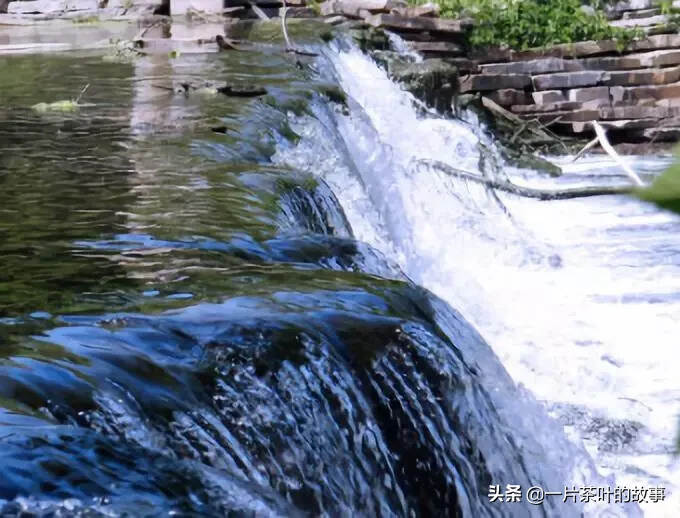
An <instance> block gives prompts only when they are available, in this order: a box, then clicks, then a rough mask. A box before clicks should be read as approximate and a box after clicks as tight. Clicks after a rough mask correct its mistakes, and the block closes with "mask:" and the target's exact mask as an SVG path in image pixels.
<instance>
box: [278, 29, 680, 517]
mask: <svg viewBox="0 0 680 518" xmlns="http://www.w3.org/2000/svg"><path fill="white" fill-rule="evenodd" d="M327 59H328V63H327V68H326V69H325V70H324V72H323V73H325V74H327V75H328V76H332V77H335V78H336V80H337V81H338V82H339V84H340V85H341V86H342V88H343V89H344V90H345V92H346V93H347V95H348V98H349V101H348V102H349V115H347V114H345V113H343V112H342V111H340V110H328V109H322V110H317V112H316V113H315V118H316V120H317V122H315V123H310V121H309V119H308V118H306V119H305V120H304V121H302V120H301V121H299V125H298V126H296V130H297V131H300V132H301V133H303V134H304V135H305V136H306V138H307V141H306V142H303V143H301V147H303V148H304V146H307V147H308V148H318V147H319V146H322V147H323V148H324V152H323V157H325V156H329V155H331V156H338V155H340V156H343V160H342V161H340V162H338V160H337V159H334V161H333V162H332V163H331V162H328V161H326V159H325V158H323V157H321V159H320V160H313V161H312V163H311V165H307V167H308V168H309V170H312V171H316V172H317V174H319V175H320V176H321V177H323V178H324V179H325V180H326V181H327V182H328V183H329V184H330V185H331V187H332V188H333V190H334V191H335V192H336V193H337V195H338V198H339V200H340V203H341V205H342V206H343V209H344V210H345V213H346V215H347V217H348V219H349V221H350V223H351V225H352V228H353V229H354V231H355V236H356V237H357V238H358V239H359V240H361V241H364V242H366V243H369V244H370V245H372V246H373V247H375V248H376V249H378V250H381V251H382V252H383V253H384V254H385V255H386V256H388V257H392V258H394V260H395V261H396V262H397V263H398V264H399V266H400V267H401V268H402V269H403V271H404V272H405V274H406V275H408V276H409V278H411V279H412V280H413V281H414V282H416V283H417V284H419V285H421V286H424V287H426V288H428V289H430V290H431V291H433V292H434V293H435V294H437V295H439V296H440V297H442V298H443V299H445V300H446V301H447V302H448V303H449V304H451V306H453V307H455V308H457V309H458V310H460V312H461V313H462V314H463V315H464V316H465V318H467V319H468V320H470V321H471V322H472V323H473V325H474V326H475V327H476V328H477V329H478V330H479V331H480V332H481V333H482V335H483V336H484V337H485V338H486V339H487V340H488V342H489V344H490V345H491V346H492V348H493V350H494V352H495V353H496V355H498V357H499V358H500V360H501V362H502V364H503V365H504V366H505V368H506V369H507V370H508V371H509V373H510V374H511V376H512V378H513V379H514V381H515V382H517V383H519V384H520V385H522V386H524V387H526V388H528V389H529V391H530V392H531V393H533V395H534V396H535V397H536V398H538V399H540V400H542V401H543V402H544V403H545V407H546V408H547V409H548V411H549V412H550V414H551V415H552V416H553V417H554V418H556V419H558V420H559V422H560V423H561V424H562V425H564V431H565V432H566V433H567V434H569V436H570V437H571V438H572V439H573V441H574V444H575V445H574V446H571V445H570V444H568V443H566V442H561V443H560V448H564V449H565V450H566V451H570V454H574V455H576V456H577V457H578V456H579V455H582V454H583V451H582V449H581V448H582V446H579V445H580V444H582V442H584V443H585V446H586V448H587V449H588V452H589V454H590V455H592V457H593V458H594V459H595V461H596V463H597V465H598V468H599V469H600V472H601V473H603V474H612V475H613V476H615V477H616V478H615V479H610V481H613V480H616V483H617V484H619V485H621V486H624V485H625V486H627V487H633V486H645V487H650V486H657V485H659V486H663V487H665V488H666V490H667V493H673V494H674V495H675V496H674V497H671V498H669V501H668V502H665V503H663V504H651V505H648V506H646V509H645V512H646V513H647V514H648V515H650V516H655V515H658V516H664V513H668V512H669V511H668V510H669V509H672V508H674V507H673V506H677V505H678V498H679V495H677V491H673V490H674V488H675V487H676V485H675V483H674V482H673V479H674V478H675V479H676V480H677V475H678V474H679V473H680V466H679V465H678V462H677V460H675V459H674V458H673V456H672V452H673V449H674V443H675V433H676V425H677V413H678V405H677V403H676V402H673V398H675V401H677V394H678V392H677V390H675V391H673V390H672V389H669V388H668V387H673V386H677V382H676V381H674V380H675V376H676V373H677V372H678V369H680V354H679V353H678V352H677V347H676V345H675V343H674V338H673V337H674V336H675V333H674V332H673V329H677V325H678V322H680V303H679V302H680V301H679V300H678V298H677V296H674V293H675V294H677V293H678V290H680V283H679V282H678V275H677V273H678V266H679V264H678V261H677V258H676V257H672V256H671V255H669V254H672V250H677V246H678V239H677V237H675V236H677V230H678V229H679V228H680V222H679V221H678V218H677V217H675V216H673V215H669V214H662V213H659V212H658V211H657V210H656V209H654V208H652V207H649V206H645V205H643V204H641V203H639V202H637V201H635V200H633V199H627V198H624V197H614V198H606V199H602V200H597V201H593V200H592V199H588V200H573V201H568V202H538V201H534V200H524V199H520V198H517V197H515V196H512V195H505V194H500V195H495V194H492V193H490V192H489V190H487V189H486V188H484V187H482V186H480V185H478V184H474V183H472V182H466V181H465V180H463V179H460V178H453V177H451V176H448V175H446V174H445V173H443V172H441V171H440V170H436V169H432V168H428V167H424V166H423V165H422V163H419V160H421V159H433V160H437V161H439V162H443V163H444V164H447V165H449V166H452V167H455V168H460V169H466V170H469V171H473V172H480V167H483V163H484V160H483V157H484V155H483V154H484V153H488V152H489V148H491V152H493V143H490V141H489V137H488V136H487V135H486V134H485V132H484V129H483V128H481V127H480V126H479V125H478V124H475V123H474V122H472V123H471V122H466V121H462V120H453V119H447V118H440V117H433V116H432V115H429V114H428V115H420V114H419V112H418V110H417V108H416V106H417V104H416V103H414V100H413V98H412V96H411V95H410V94H409V93H407V92H405V91H403V90H401V89H400V88H399V86H398V85H396V84H394V83H393V82H392V81H390V79H389V78H388V77H387V75H386V73H385V72H384V71H383V70H381V69H380V68H378V66H377V65H376V64H375V63H374V62H373V61H372V60H371V59H370V57H368V56H366V55H364V54H363V53H361V52H360V51H358V50H357V49H356V48H354V47H353V46H352V45H351V44H348V43H347V42H340V43H339V44H337V45H336V47H335V48H334V49H333V50H332V51H329V52H328V53H327ZM331 143H332V144H331ZM333 147H334V149H330V148H333ZM296 153H297V154H296ZM316 155H318V153H315V152H314V151H310V150H309V149H307V150H304V149H298V150H297V152H295V151H291V152H288V153H286V154H285V156H281V157H280V160H282V161H285V162H287V163H292V164H296V165H297V166H299V167H304V162H305V160H309V159H310V157H314V156H316ZM561 164H562V165H563V167H564V171H565V174H564V176H563V177H562V178H560V179H559V180H554V179H551V180H550V181H551V182H552V185H551V186H552V187H553V188H555V187H557V188H559V187H560V186H574V185H583V184H584V183H585V184H588V183H591V184H592V183H593V182H599V183H612V182H617V181H618V182H621V178H620V174H618V173H617V171H616V169H615V167H613V166H612V164H611V163H609V162H607V161H604V160H595V159H587V160H584V161H582V162H581V163H580V164H579V165H571V164H570V163H569V162H568V161H567V160H561ZM665 164H667V161H664V160H658V159H657V160H651V161H650V160H647V161H645V160H642V159H637V160H636V162H635V167H636V168H637V169H638V170H642V171H646V172H648V174H655V173H657V172H658V171H660V170H661V169H662V168H663V167H664V165H665ZM487 173H488V174H494V171H490V172H488V171H487ZM501 174H503V175H506V176H508V177H510V178H511V179H512V180H513V181H515V182H517V183H518V184H526V185H531V186H536V187H545V186H546V185H547V184H548V180H547V179H545V178H540V177H537V175H536V174H535V173H533V174H531V173H528V172H526V171H521V170H516V169H513V168H510V167H505V168H504V170H502V171H501ZM624 181H625V180H624ZM669 229H674V231H675V236H674V235H673V233H669V232H667V230H669ZM626 239H633V240H634V241H633V243H634V244H633V243H629V242H626ZM651 253H656V254H657V257H659V258H660V260H661V263H660V264H650V254H651ZM627 261H630V262H631V263H633V265H638V266H640V268H638V269H631V268H629V267H627V266H628V265H627V264H626V262H627ZM655 276H659V277H655ZM621 322H626V324H625V325H620V323H621ZM647 344H649V345H651V346H652V347H653V350H654V351H655V352H656V353H657V354H658V358H657V359H655V360H650V358H649V357H648V353H647V352H645V349H646V347H647ZM666 361H670V362H672V363H673V365H674V367H673V368H672V369H669V368H666V365H667V364H666V363H665V362H666ZM650 376H651V377H652V379H650ZM533 411H535V412H539V413H540V411H539V410H536V409H534V410H533ZM543 426H546V425H544V424H541V425H538V426H537V427H536V429H537V430H539V429H542V428H543ZM545 429H546V430H548V429H549V430H550V431H547V432H545V434H544V433H542V432H539V433H538V434H537V437H536V440H538V441H539V442H542V443H543V444H546V445H547V444H550V443H553V444H555V443H554V441H555V440H556V435H563V433H562V432H561V431H560V432H555V430H554V429H553V428H550V427H548V428H545ZM575 451H579V452H580V453H579V454H575V453H574V452H575ZM548 462H561V459H551V460H549V461H548ZM655 463H656V466H655ZM660 468H661V469H660ZM589 476H591V475H589ZM654 513H659V514H654Z"/></svg>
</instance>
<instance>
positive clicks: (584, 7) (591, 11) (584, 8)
mask: <svg viewBox="0 0 680 518" xmlns="http://www.w3.org/2000/svg"><path fill="white" fill-rule="evenodd" d="M581 11H583V12H584V13H586V14H587V15H588V16H595V9H594V8H593V7H591V6H589V5H582V6H581Z"/></svg>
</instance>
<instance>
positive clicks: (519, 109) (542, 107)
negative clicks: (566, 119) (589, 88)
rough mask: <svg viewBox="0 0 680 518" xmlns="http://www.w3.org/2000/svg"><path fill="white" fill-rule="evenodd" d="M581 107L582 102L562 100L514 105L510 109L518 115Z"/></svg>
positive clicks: (578, 108)
mask: <svg viewBox="0 0 680 518" xmlns="http://www.w3.org/2000/svg"><path fill="white" fill-rule="evenodd" d="M582 108H583V103H580V102H576V101H562V102H557V103H548V104H525V105H515V106H512V107H511V108H510V111H512V112H513V113H517V114H518V115H522V114H527V113H543V112H558V111H567V110H580V109H582Z"/></svg>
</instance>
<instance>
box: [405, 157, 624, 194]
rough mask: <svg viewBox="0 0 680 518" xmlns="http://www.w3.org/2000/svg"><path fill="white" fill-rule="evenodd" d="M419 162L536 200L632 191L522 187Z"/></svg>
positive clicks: (444, 166) (622, 187)
mask: <svg viewBox="0 0 680 518" xmlns="http://www.w3.org/2000/svg"><path fill="white" fill-rule="evenodd" d="M417 162H418V163H419V164H422V165H426V166H428V167H434V168H436V169H439V170H440V171H443V172H444V173H446V174H448V175H450V176H455V177H457V178H464V179H465V180H470V181H472V182H476V183H479V184H482V185H486V186H487V187H490V188H492V189H498V190H500V191H504V192H509V193H511V194H515V195H517V196H523V197H525V198H534V199H537V200H543V201H546V200H569V199H573V198H587V197H589V196H605V195H613V194H628V193H630V192H632V191H633V188H632V187H630V186H628V185H617V186H607V187H599V186H593V187H579V188H571V189H562V190H546V189H534V188H532V187H522V186H520V185H515V184H514V183H512V182H505V181H497V180H492V179H489V178H484V177H482V176H480V175H478V174H475V173H471V172H469V171H464V170H462V169H457V168H455V167H452V166H450V165H448V164H444V163H442V162H439V161H437V160H418V161H417Z"/></svg>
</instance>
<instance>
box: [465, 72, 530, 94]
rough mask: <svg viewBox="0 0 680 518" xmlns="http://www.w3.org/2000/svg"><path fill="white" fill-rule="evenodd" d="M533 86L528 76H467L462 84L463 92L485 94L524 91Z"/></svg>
mask: <svg viewBox="0 0 680 518" xmlns="http://www.w3.org/2000/svg"><path fill="white" fill-rule="evenodd" d="M529 85H531V76H529V75H526V74H479V75H470V76H466V77H465V78H464V79H463V80H461V82H460V91H461V92H471V91H474V92H484V91H487V92H488V91H492V90H498V89H501V88H513V89H524V88H526V87H528V86H529Z"/></svg>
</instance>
